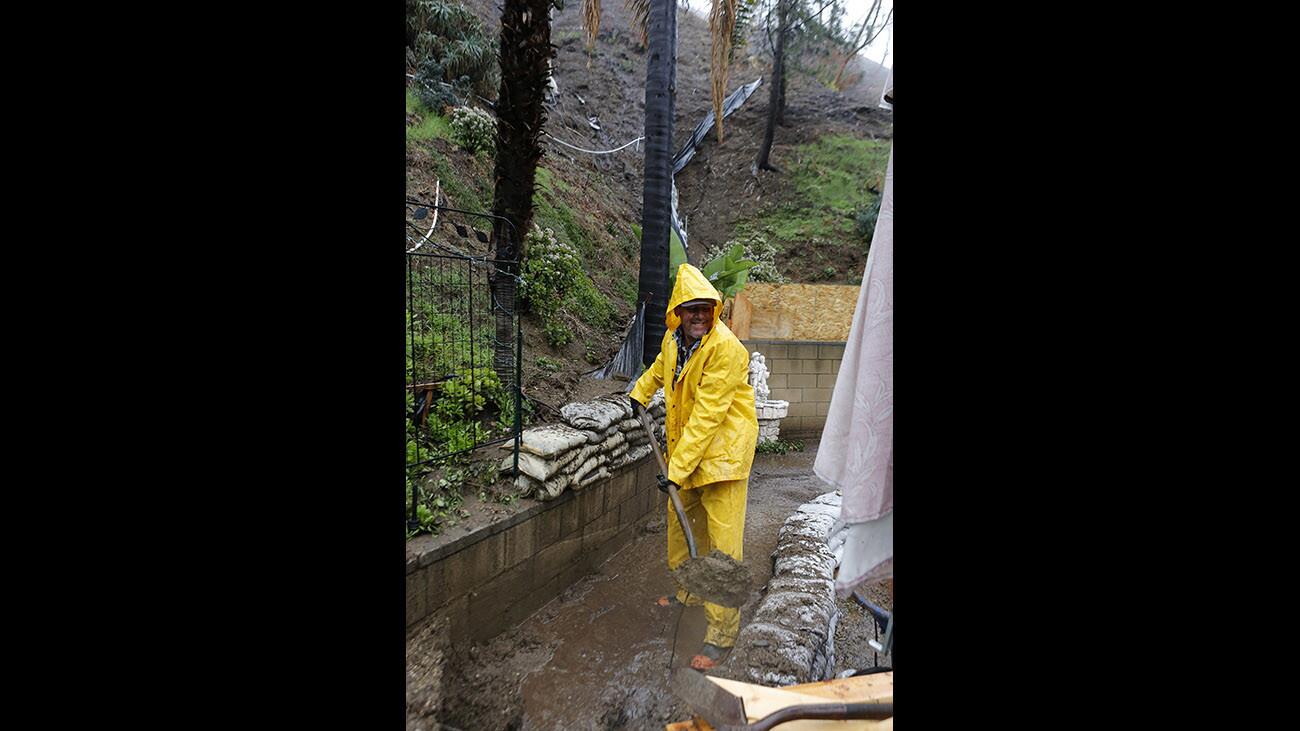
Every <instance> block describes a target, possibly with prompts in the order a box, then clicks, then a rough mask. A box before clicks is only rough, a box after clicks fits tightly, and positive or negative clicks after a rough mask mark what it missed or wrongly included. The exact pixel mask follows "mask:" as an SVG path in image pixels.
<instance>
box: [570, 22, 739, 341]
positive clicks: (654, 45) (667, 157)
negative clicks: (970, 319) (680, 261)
mask: <svg viewBox="0 0 1300 731" xmlns="http://www.w3.org/2000/svg"><path fill="white" fill-rule="evenodd" d="M625 2H626V5H627V7H628V9H629V10H630V11H631V12H632V18H633V21H632V24H633V27H634V28H637V29H639V30H641V39H642V42H643V44H644V45H645V46H646V48H647V51H648V53H647V58H646V82H645V141H646V148H645V178H644V186H643V188H642V202H641V270H640V277H639V279H638V287H637V301H638V302H644V303H645V304H646V309H645V311H646V313H648V314H647V316H646V319H645V322H644V328H645V340H644V343H645V345H644V348H643V351H642V362H643V363H645V365H647V366H648V365H650V364H651V363H653V362H654V359H655V357H656V356H657V355H659V344H660V341H661V340H662V339H663V334H664V329H665V326H664V323H663V320H662V318H660V317H658V316H657V313H660V312H663V311H664V310H666V309H667V308H668V295H669V292H668V291H667V290H668V240H669V232H670V230H671V228H672V223H671V218H672V187H673V171H672V165H673V111H674V103H673V89H674V87H675V85H676V78H677V0H625ZM736 15H737V0H713V11H712V12H711V13H710V14H709V33H710V35H711V36H712V39H713V40H712V45H713V56H712V64H711V66H710V69H709V77H710V79H711V81H712V85H713V110H714V119H715V120H716V124H717V128H718V141H719V142H721V141H722V101H723V99H724V98H725V97H726V86H727V62H728V60H729V58H730V55H731V43H732V34H733V32H734V30H735V26H736ZM582 17H583V27H584V28H585V29H586V31H587V42H588V46H590V45H591V44H592V43H594V42H595V37H596V32H597V31H598V30H599V28H600V0H583V4H582Z"/></svg>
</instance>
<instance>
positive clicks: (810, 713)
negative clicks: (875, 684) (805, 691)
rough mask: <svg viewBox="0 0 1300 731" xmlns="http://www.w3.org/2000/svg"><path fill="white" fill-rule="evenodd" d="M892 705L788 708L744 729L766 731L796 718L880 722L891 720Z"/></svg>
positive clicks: (824, 704)
mask: <svg viewBox="0 0 1300 731" xmlns="http://www.w3.org/2000/svg"><path fill="white" fill-rule="evenodd" d="M893 716H894V704H893V703H819V704H816V705H807V706H788V707H786V708H782V709H781V710H779V711H776V712H774V713H772V714H770V715H768V716H765V717H763V718H761V719H759V720H758V721H755V722H754V723H751V724H750V725H748V726H740V727H736V728H744V729H748V730H749V731H767V729H770V728H772V727H773V726H776V725H777V724H781V723H785V722H786V721H793V720H795V719H798V718H819V719H826V720H836V721H840V720H848V719H871V720H876V721H882V720H884V719H886V718H893Z"/></svg>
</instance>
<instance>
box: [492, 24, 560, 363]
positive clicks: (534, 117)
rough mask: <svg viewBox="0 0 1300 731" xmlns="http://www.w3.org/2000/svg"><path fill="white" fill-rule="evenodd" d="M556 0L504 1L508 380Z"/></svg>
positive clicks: (499, 195)
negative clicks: (551, 11)
mask: <svg viewBox="0 0 1300 731" xmlns="http://www.w3.org/2000/svg"><path fill="white" fill-rule="evenodd" d="M549 9H550V0H505V3H504V5H503V6H502V8H501V54H500V63H501V86H500V90H499V92H498V94H497V102H496V112H497V137H496V147H497V149H496V171H495V177H496V187H495V189H494V191H493V195H492V212H493V213H494V214H495V215H497V216H500V217H502V218H505V219H507V220H508V221H509V222H510V223H509V224H507V223H505V222H503V221H501V220H496V221H495V222H494V223H493V226H492V236H493V240H494V241H495V242H496V251H495V255H496V258H497V259H498V260H502V261H506V262H509V263H504V264H500V265H498V268H497V270H495V271H494V272H493V274H492V278H491V287H492V299H493V304H492V310H493V313H494V314H495V321H496V343H495V345H494V347H493V355H492V367H493V369H494V370H496V373H497V376H498V377H499V378H500V379H501V383H502V384H503V385H505V384H509V385H511V386H518V385H519V384H517V383H515V377H514V375H515V365H516V364H515V328H514V315H515V281H516V280H515V277H517V276H518V275H519V264H518V261H519V259H520V257H521V255H522V253H523V236H524V235H525V234H526V233H527V232H528V227H529V226H530V225H531V224H532V219H533V183H534V178H535V175H536V173H537V161H538V159H540V158H541V156H542V148H541V145H540V144H539V139H540V136H541V133H542V125H543V124H544V123H545V122H546V110H545V109H544V108H543V106H542V96H543V93H544V92H545V90H546V74H547V68H548V62H549V61H550V58H551V56H552V55H553V49H552V47H551V23H550V16H549V14H548V12H547V11H548V10H549Z"/></svg>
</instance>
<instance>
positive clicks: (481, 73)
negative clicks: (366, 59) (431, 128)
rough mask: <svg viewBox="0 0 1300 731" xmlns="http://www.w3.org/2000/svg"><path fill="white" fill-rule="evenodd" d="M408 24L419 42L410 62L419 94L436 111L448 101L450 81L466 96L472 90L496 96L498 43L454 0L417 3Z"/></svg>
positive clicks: (409, 57)
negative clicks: (447, 92) (418, 83)
mask: <svg viewBox="0 0 1300 731" xmlns="http://www.w3.org/2000/svg"><path fill="white" fill-rule="evenodd" d="M414 11H415V12H414V13H412V14H411V15H409V16H408V17H407V19H406V22H407V26H408V29H409V31H410V33H411V35H412V36H413V37H414V40H415V44H414V45H415V47H414V48H413V49H408V51H407V53H408V57H407V60H408V61H410V62H411V63H412V65H414V66H416V67H417V68H418V69H419V73H417V74H416V77H417V81H419V82H420V89H421V91H420V94H421V96H424V97H427V99H426V103H427V104H428V105H429V107H430V108H432V109H437V110H439V111H441V108H442V107H443V106H445V105H447V104H450V103H452V102H451V101H448V95H446V91H445V89H446V87H443V86H442V84H441V83H440V82H446V83H448V84H451V85H452V86H454V87H458V89H457V91H459V92H460V95H461V96H464V95H465V94H466V93H467V92H469V91H477V92H478V93H479V94H483V95H495V93H496V89H497V85H498V80H499V76H500V73H499V71H498V67H497V59H496V57H497V40H496V36H495V33H489V32H488V31H487V29H486V28H485V27H484V25H483V23H482V22H481V21H480V20H479V19H478V18H477V17H475V15H474V13H473V12H472V11H470V10H469V9H468V8H466V7H464V6H463V5H461V4H460V3H457V2H454V1H453V0H416V2H415V3H414Z"/></svg>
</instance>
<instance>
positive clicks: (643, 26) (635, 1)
mask: <svg viewBox="0 0 1300 731" xmlns="http://www.w3.org/2000/svg"><path fill="white" fill-rule="evenodd" d="M673 1H674V2H676V0H673ZM623 7H625V8H627V10H628V12H630V13H632V30H634V31H636V32H637V33H638V34H640V36H641V47H642V48H645V47H647V46H649V45H650V36H649V35H648V33H647V29H648V27H649V24H650V0H623Z"/></svg>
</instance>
